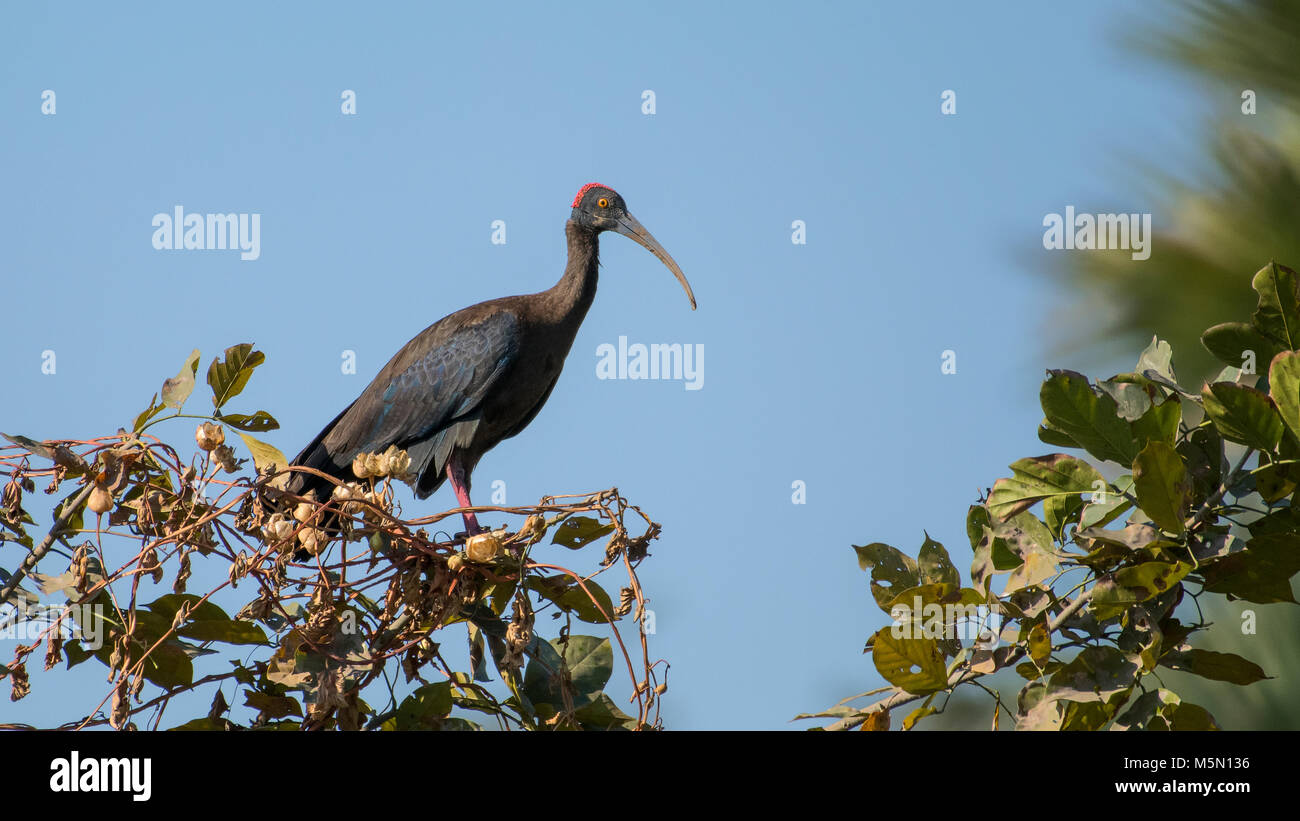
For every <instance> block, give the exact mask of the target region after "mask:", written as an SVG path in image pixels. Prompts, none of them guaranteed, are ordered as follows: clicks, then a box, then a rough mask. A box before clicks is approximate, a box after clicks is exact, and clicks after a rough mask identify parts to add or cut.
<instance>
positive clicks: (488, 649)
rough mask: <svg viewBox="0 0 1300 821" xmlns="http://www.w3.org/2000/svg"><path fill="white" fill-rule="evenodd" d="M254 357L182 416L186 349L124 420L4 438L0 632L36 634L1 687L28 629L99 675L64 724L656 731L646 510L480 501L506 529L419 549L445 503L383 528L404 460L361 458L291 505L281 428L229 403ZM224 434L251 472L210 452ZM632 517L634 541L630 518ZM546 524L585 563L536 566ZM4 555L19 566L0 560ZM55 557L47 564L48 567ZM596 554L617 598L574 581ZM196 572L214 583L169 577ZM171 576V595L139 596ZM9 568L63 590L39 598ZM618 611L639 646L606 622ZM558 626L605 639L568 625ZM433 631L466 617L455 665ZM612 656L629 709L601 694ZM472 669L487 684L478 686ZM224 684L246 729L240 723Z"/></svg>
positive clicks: (216, 376)
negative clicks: (238, 446)
mask: <svg viewBox="0 0 1300 821" xmlns="http://www.w3.org/2000/svg"><path fill="white" fill-rule="evenodd" d="M264 360H265V357H264V355H263V354H262V353H261V352H260V351H256V350H254V349H253V346H252V345H248V344H244V345H236V346H234V347H231V348H229V349H227V350H226V351H225V352H224V354H223V355H222V356H221V357H218V358H217V359H215V360H214V361H213V362H212V363H211V364H210V366H209V368H208V370H207V379H206V381H207V384H208V386H209V387H210V389H211V392H212V411H211V413H210V414H207V415H203V414H187V413H184V412H182V411H183V408H184V406H185V404H186V402H187V400H188V399H189V398H190V395H191V393H192V392H193V391H194V389H195V387H196V384H197V380H196V377H197V375H198V367H199V361H200V355H199V352H198V351H194V352H193V353H191V354H190V356H189V357H187V358H186V360H185V363H184V364H183V365H182V367H181V369H180V372H179V373H178V374H177V375H176V376H175V377H172V378H170V379H168V380H166V381H165V382H164V383H163V387H162V390H161V391H160V393H159V394H157V395H155V396H154V398H153V399H152V400H151V401H150V403H149V406H148V407H147V408H146V409H145V410H144V411H143V412H141V413H140V414H139V416H137V417H136V419H135V421H134V423H133V425H132V428H131V429H130V430H129V431H128V430H125V429H122V430H119V431H118V433H117V434H116V435H113V436H105V437H100V438H97V439H91V440H87V441H70V440H63V441H45V442H38V441H34V440H32V439H30V438H27V437H22V436H5V439H7V440H8V442H9V443H10V444H9V445H7V446H4V447H0V474H3V475H4V476H7V477H8V482H7V484H6V485H5V488H4V496H3V502H2V504H0V545H5V544H7V545H8V546H9V549H8V550H5V551H0V561H5V564H7V565H9V566H10V567H11V568H12V569H11V570H0V583H2V586H0V629H2V628H8V629H10V630H13V629H14V628H15V626H22V627H24V628H25V629H26V631H27V633H26V634H27V635H29V636H30V637H32V638H33V639H34V640H33V641H32V642H31V643H30V644H22V643H20V644H19V645H18V648H17V651H16V653H15V656H14V658H13V659H12V660H11V661H9V662H7V663H6V664H4V665H3V666H0V679H3V678H8V679H10V681H11V684H12V694H11V698H12V700H14V701H18V700H20V699H22V698H24V697H25V696H27V695H28V693H29V692H30V687H31V680H30V677H29V675H28V673H27V669H26V665H27V658H28V656H29V655H30V654H31V653H32V652H34V651H35V650H36V649H37V648H38V647H40V646H41V644H42V643H44V644H45V659H44V666H45V669H46V670H52V669H54V668H56V666H57V665H58V664H59V663H60V662H62V663H63V664H64V667H63V670H64V671H66V670H70V669H71V668H73V667H76V666H77V665H80V664H83V663H85V662H86V661H88V660H91V659H94V660H95V661H96V662H97V663H99V664H102V665H104V666H105V667H106V668H107V670H108V679H109V686H108V687H107V688H106V690H105V692H103V693H95V694H94V695H92V696H91V697H90V698H89V700H88V701H87V702H85V703H73V704H71V705H70V708H71V710H72V711H73V713H72V717H71V718H70V720H69V721H67V723H65V724H63V725H62V726H63V727H65V728H78V729H80V728H84V727H94V726H98V725H103V724H108V725H111V726H112V727H114V728H117V729H124V728H135V727H136V726H140V727H142V728H143V727H147V728H151V729H158V728H168V727H169V728H173V729H187V730H218V729H220V730H237V729H336V728H337V729H349V730H356V729H372V730H373V729H381V730H407V729H447V730H467V729H479V728H480V725H479V723H478V721H482V720H484V717H486V718H487V719H489V720H490V721H491V722H492V724H493V725H494V726H496V727H499V728H502V729H527V730H542V729H588V730H610V729H652V728H658V727H659V726H660V719H659V700H660V697H661V696H662V695H663V693H664V692H665V690H666V684H665V683H661V682H660V680H659V679H660V676H661V675H662V674H664V673H665V672H666V668H667V663H666V662H663V661H657V662H655V663H651V661H650V656H649V654H648V647H647V638H646V630H645V626H644V622H643V616H644V612H645V610H644V607H645V597H644V594H643V592H642V590H641V586H640V584H639V582H638V581H637V575H636V568H637V566H638V565H639V564H640V562H641V561H642V560H644V558H645V557H646V556H647V548H648V546H649V543H650V541H651V540H653V539H655V538H657V537H658V535H659V530H660V528H659V525H657V524H655V523H654V522H652V521H651V520H650V519H649V518H648V517H646V516H645V514H643V513H642V512H641V511H640V509H639V508H636V507H635V506H632V505H630V504H629V503H628V502H627V501H626V500H625V499H624V498H623V497H622V496H621V495H620V494H619V493H618V491H617V490H606V491H601V492H599V493H594V494H585V495H579V496H559V497H545V498H543V499H542V500H541V501H540V502H539V503H538V504H537V505H535V506H531V507H495V506H494V507H481V508H476V510H480V511H496V512H497V513H500V514H507V515H512V516H516V517H523V521H522V525H521V526H520V527H519V528H518V529H517V530H514V531H511V530H509V529H507V528H503V529H501V530H498V531H494V532H492V533H490V534H485V535H479V536H475V537H473V538H472V539H470V540H469V542H468V544H466V543H465V541H464V540H463V539H459V540H451V539H445V540H441V541H439V540H437V539H436V538H434V536H431V535H430V533H429V530H428V529H427V528H429V527H431V526H433V525H436V524H437V523H438V522H440V521H441V520H442V519H444V518H446V517H448V516H459V513H460V511H459V510H456V511H449V512H446V513H441V514H437V515H432V516H426V517H423V518H417V519H413V520H409V521H408V520H403V519H402V518H401V517H400V505H399V504H398V503H397V501H396V498H395V490H396V487H395V485H394V479H409V478H411V477H404V476H403V475H402V474H403V473H404V472H405V467H406V466H408V465H409V459H408V458H406V457H405V455H404V454H403V453H401V452H400V451H399V452H391V451H390V452H388V453H385V454H371V455H369V456H367V457H365V458H366V460H367V463H366V464H367V466H368V468H369V469H368V470H367V471H364V473H366V475H367V478H365V479H363V480H361V481H359V482H353V483H350V484H343V483H340V482H338V481H336V480H332V481H335V485H336V489H335V490H334V492H333V494H332V495H331V497H330V498H329V499H326V500H324V501H317V500H315V499H314V498H304V497H300V496H291V495H290V494H288V493H286V492H284V490H283V488H284V486H285V480H286V479H287V477H288V474H289V472H290V471H293V470H304V468H297V467H288V468H286V464H287V460H286V459H285V457H284V455H283V454H282V453H280V451H278V450H276V449H275V448H274V447H272V446H270V445H269V444H267V443H265V442H262V441H260V440H258V439H256V438H254V437H253V436H252V435H251V433H254V432H261V431H267V430H274V429H275V428H277V427H279V425H278V423H277V422H276V420H275V419H274V417H272V416H271V415H270V414H269V413H267V412H266V411H263V410H258V411H256V412H255V413H251V414H248V413H235V412H230V411H228V410H227V406H228V405H229V404H230V403H231V402H232V400H234V399H235V398H236V397H237V396H238V395H239V394H240V392H241V391H242V390H243V389H244V387H245V386H246V385H247V383H248V381H249V379H250V377H251V376H252V375H253V373H254V371H255V369H256V368H257V367H258V366H259V365H260V364H261V363H262V362H263V361H264ZM178 419H198V420H201V424H199V426H198V430H197V431H196V432H195V441H196V443H197V445H198V452H197V453H196V454H195V455H194V456H193V457H191V458H190V459H189V460H188V461H187V460H185V459H182V457H181V455H180V447H179V446H178V445H177V444H175V443H168V442H166V441H163V440H162V439H160V438H158V437H157V436H156V435H154V434H153V433H151V430H152V429H154V428H155V426H158V425H160V424H162V423H166V422H171V421H172V420H178ZM176 424H180V423H176ZM227 430H233V431H234V432H236V433H238V435H239V437H240V439H241V441H242V443H243V445H244V447H245V448H246V449H247V451H248V452H249V454H250V455H251V457H252V465H251V466H249V465H248V463H247V460H241V459H237V458H236V456H235V452H234V450H233V448H232V447H231V446H230V445H228V444H226V443H225V441H226V440H225V435H226V432H227ZM250 467H251V469H249V468H250ZM38 478H39V479H48V482H49V484H48V486H47V487H45V489H44V490H45V493H47V494H51V495H56V494H61V499H60V501H59V502H58V504H57V505H56V506H55V507H54V512H53V513H52V519H53V521H52V523H51V526H50V528H49V529H48V533H47V534H46V535H45V536H44V538H43V539H41V541H40V542H39V543H37V542H36V541H35V538H34V537H33V535H32V533H33V530H34V528H35V525H36V521H35V519H34V518H33V517H32V515H31V514H29V513H28V511H27V510H26V509H25V508H24V504H25V503H26V504H29V505H31V502H32V501H33V500H32V499H31V496H32V494H34V493H35V490H36V481H35V480H36V479H38ZM68 485H72V489H71V492H69V490H68ZM31 506H33V507H35V505H31ZM633 514H635V517H639V519H640V520H641V523H642V524H643V525H644V531H643V532H642V533H641V535H639V536H633V535H631V534H630V533H629V531H628V529H627V525H628V524H631V523H632V522H630V521H626V520H627V517H629V516H631V515H633ZM547 533H550V534H551V535H552V539H551V544H553V545H558V546H562V547H564V548H567V549H569V550H575V551H582V550H587V549H588V548H594V550H600V549H602V548H603V556H602V557H601V560H600V562H599V565H600V567H599V570H597V571H596V572H595V573H593V574H590V575H582V574H579V573H577V572H575V571H572V570H568V569H566V568H564V567H561V566H559V565H558V564H551V563H546V562H543V561H539V560H537V559H536V558H534V555H533V554H534V553H536V552H539V551H542V550H546V549H547V546H546V545H544V544H543V540H544V538H545V536H546V534H547ZM19 546H21V547H22V548H24V549H25V557H23V559H22V564H21V565H20V566H17V567H14V566H13V565H14V564H15V563H16V562H17V560H18V558H19V557H18V555H17V554H16V553H15V551H14V548H16V547H19ZM551 550H555V548H551ZM4 556H8V557H9V559H8V560H4V558H3V557H4ZM56 557H62V558H65V559H66V560H67V564H66V568H64V567H63V566H60V567H59V568H58V569H57V570H55V569H51V568H49V565H50V564H51V563H52V562H56V561H58V558H56ZM38 567H39V568H40V569H41V570H45V572H44V573H42V572H39V571H38ZM616 568H621V569H622V570H623V571H624V572H625V573H626V576H627V581H626V583H625V585H624V586H622V588H621V590H620V594H619V600H618V602H617V604H615V603H614V601H612V600H611V598H610V596H609V594H608V593H607V592H606V591H605V590H604V589H603V588H602V587H601V585H600V583H599V582H597V581H596V579H595V578H594V577H595V576H599V575H602V574H605V573H607V572H617V570H616ZM205 577H206V578H210V579H212V580H213V581H215V582H216V583H215V584H213V586H212V587H211V588H210V589H208V590H207V591H206V592H204V593H201V594H196V593H192V592H190V591H189V587H191V586H194V585H195V583H196V582H197V581H198V580H199V579H203V578H205ZM168 579H170V580H171V584H170V588H171V589H170V592H165V593H162V594H161V595H160V594H159V591H156V590H150V588H152V587H156V586H158V585H162V584H165V582H166V580H168ZM222 579H224V580H222ZM28 580H32V581H35V582H36V583H37V584H38V585H39V587H40V590H41V592H42V593H44V594H45V595H47V596H60V597H61V598H62V599H63V604H61V605H58V606H55V607H53V608H50V607H45V608H42V606H41V605H40V604H39V599H38V596H37V595H36V593H35V592H33V591H32V590H30V589H27V588H25V587H24V586H23V583H24V582H26V581H28ZM241 584H243V585H244V588H243V590H242V594H243V595H242V597H241V596H240V593H239V592H237V591H239V588H240V585H241ZM226 600H228V601H232V602H234V604H233V605H230V606H229V607H223V606H221V605H220V603H219V602H221V601H226ZM241 603H242V606H239V605H240V604H241ZM236 606H238V607H239V609H238V610H237V611H235V613H234V615H230V611H231V610H234V608H235V607H236ZM633 610H635V613H634V615H633V620H634V621H635V623H636V625H637V630H638V633H639V637H640V648H639V653H637V654H636V658H635V660H634V655H633V653H632V652H631V651H629V649H628V647H627V646H626V645H625V644H624V641H623V638H622V635H621V633H620V631H619V629H618V625H619V622H620V621H622V620H623V618H624V617H625V616H627V615H628V614H629V613H632V612H633ZM507 611H508V612H507ZM545 615H550V616H551V617H552V618H553V619H554V620H555V621H556V623H557V626H558V632H557V635H556V636H555V637H553V638H551V639H549V640H548V639H545V638H543V637H541V636H540V635H538V634H537V632H536V631H535V625H536V622H537V619H539V618H540V617H542V616H545ZM575 622H582V623H586V624H588V625H593V626H596V625H599V626H603V627H602V629H603V630H605V631H607V632H608V633H609V636H608V637H600V636H590V635H577V634H574V633H572V632H571V629H572V628H573V627H574V626H575ZM448 629H452V630H454V631H461V630H463V631H465V635H466V637H467V640H468V647H469V652H468V658H469V663H468V665H467V667H466V669H459V670H458V669H455V666H454V665H452V664H451V663H449V662H448V661H447V660H446V659H445V658H444V655H443V652H442V649H441V647H440V642H445V641H447V636H448V634H447V633H446V632H444V631H446V630H448ZM95 637H100V638H102V640H101V641H95V640H94V638H95ZM611 638H612V639H613V642H614V643H613V644H611ZM615 645H617V651H616V650H615ZM616 660H617V662H621V664H622V665H623V666H625V667H626V671H627V675H628V676H629V679H630V683H631V689H632V690H633V691H634V694H633V698H632V701H634V702H635V704H636V711H635V713H636V714H635V715H629V714H626V713H624V712H623V711H622V710H621V709H620V708H619V706H618V705H617V704H616V703H615V701H614V700H613V699H612V698H611V697H610V696H609V695H608V694H607V693H606V687H607V685H608V683H609V681H610V679H611V677H612V676H613V673H614V669H615V666H616ZM489 663H490V664H491V667H492V668H494V669H495V671H496V673H497V674H498V675H499V676H500V681H501V682H502V683H503V685H504V688H502V687H500V686H498V687H496V688H495V689H494V688H493V687H489V686H488V684H489V683H491V682H492V677H491V675H490V673H489ZM390 668H396V670H390ZM638 668H639V671H638ZM397 671H400V676H402V677H404V679H405V685H399V684H398V682H397V680H396V679H397V677H398V672H397ZM56 672H57V671H56ZM399 689H403V690H409V693H404V695H402V696H401V697H399V693H398V690H399ZM503 689H504V692H503V691H502V690H503ZM199 690H203V691H204V693H205V694H206V692H207V691H208V690H211V691H212V696H211V708H210V709H209V710H207V712H206V714H199V715H182V716H176V715H175V712H176V711H175V710H173V711H172V715H169V716H167V720H166V721H164V711H165V710H166V709H167V707H168V706H169V704H171V703H172V702H173V700H174V699H176V698H177V697H178V696H181V695H182V694H190V693H195V692H197V691H199ZM228 693H230V694H233V695H235V697H236V698H237V699H238V700H237V701H236V703H237V704H238V705H239V706H240V707H241V708H247V709H241V710H239V711H238V712H239V713H242V714H243V715H246V716H249V718H248V719H247V720H243V721H240V720H236V718H235V715H236V712H234V711H232V708H231V705H230V702H229V701H228V700H227V694H228ZM96 702H98V703H96ZM190 703H207V697H206V695H204V697H203V700H202V702H194V701H191V702H190ZM106 706H107V711H105V707H106ZM476 714H477V719H478V721H476V720H473V719H474V718H475V717H476ZM5 726H10V727H12V726H25V725H5Z"/></svg>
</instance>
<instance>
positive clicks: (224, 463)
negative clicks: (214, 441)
mask: <svg viewBox="0 0 1300 821" xmlns="http://www.w3.org/2000/svg"><path fill="white" fill-rule="evenodd" d="M212 459H213V461H215V462H217V463H218V464H220V465H221V469H222V470H224V471H225V472H226V473H235V472H237V471H238V470H239V463H238V462H237V461H235V451H234V449H233V448H231V447H230V445H217V446H216V447H215V448H213V449H212Z"/></svg>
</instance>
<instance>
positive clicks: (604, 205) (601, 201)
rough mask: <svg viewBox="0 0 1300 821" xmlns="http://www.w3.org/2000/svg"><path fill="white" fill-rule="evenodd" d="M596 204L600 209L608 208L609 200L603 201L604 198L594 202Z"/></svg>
mask: <svg viewBox="0 0 1300 821" xmlns="http://www.w3.org/2000/svg"><path fill="white" fill-rule="evenodd" d="M596 204H597V205H599V206H600V207H601V208H608V207H609V200H607V199H605V198H604V197H601V198H600V199H598V200H596Z"/></svg>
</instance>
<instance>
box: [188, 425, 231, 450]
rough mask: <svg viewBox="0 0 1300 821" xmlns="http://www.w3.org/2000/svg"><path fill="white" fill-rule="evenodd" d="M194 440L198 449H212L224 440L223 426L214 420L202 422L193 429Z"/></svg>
mask: <svg viewBox="0 0 1300 821" xmlns="http://www.w3.org/2000/svg"><path fill="white" fill-rule="evenodd" d="M194 441H195V442H196V443H198V446H199V450H207V451H210V450H213V449H215V448H216V447H218V446H219V445H221V444H222V443H223V442H225V441H226V431H225V428H223V427H221V425H218V424H216V423H214V422H204V423H203V424H202V425H199V426H198V428H196V429H195V431H194Z"/></svg>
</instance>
